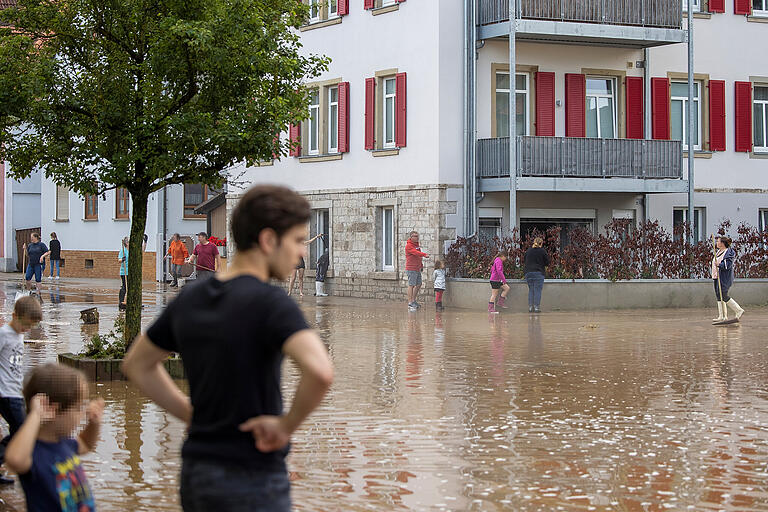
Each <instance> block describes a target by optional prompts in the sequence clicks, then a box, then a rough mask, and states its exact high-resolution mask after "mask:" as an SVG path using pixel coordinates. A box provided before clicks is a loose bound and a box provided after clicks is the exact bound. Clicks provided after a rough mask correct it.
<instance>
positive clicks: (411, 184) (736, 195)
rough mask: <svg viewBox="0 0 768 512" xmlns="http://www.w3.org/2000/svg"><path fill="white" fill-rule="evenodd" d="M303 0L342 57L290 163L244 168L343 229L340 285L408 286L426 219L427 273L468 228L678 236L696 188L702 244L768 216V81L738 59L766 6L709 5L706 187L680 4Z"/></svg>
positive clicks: (483, 232)
mask: <svg viewBox="0 0 768 512" xmlns="http://www.w3.org/2000/svg"><path fill="white" fill-rule="evenodd" d="M306 1H308V2H310V3H311V5H312V19H311V20H310V21H309V23H308V24H307V25H306V26H305V27H303V28H302V29H301V36H302V43H303V45H304V48H305V51H306V52H307V53H320V54H325V55H327V56H329V57H330V58H331V59H332V63H331V65H330V68H329V70H328V71H327V72H326V73H325V74H324V75H323V76H322V77H319V78H318V79H317V81H314V82H313V83H309V84H307V90H308V94H309V96H310V111H309V113H308V115H309V119H308V120H307V121H305V122H303V123H301V125H300V126H294V127H291V128H290V130H289V133H287V134H284V136H285V137H289V138H290V139H291V140H293V141H294V142H295V143H296V146H297V147H296V148H295V149H294V150H293V151H292V152H291V155H290V156H287V157H283V158H281V159H279V160H276V161H274V162H272V163H271V164H270V163H267V164H263V165H261V166H259V167H253V168H249V169H242V168H239V169H236V171H237V172H241V171H243V172H245V176H246V177H247V181H249V182H250V183H265V182H267V183H281V184H285V185H288V186H291V187H293V188H294V189H296V190H297V191H299V192H300V193H302V194H303V195H305V196H306V197H307V199H308V200H309V201H310V203H311V204H312V208H313V217H312V221H311V225H310V231H311V233H312V234H313V235H314V234H316V233H318V232H325V233H326V234H328V235H329V236H328V237H327V240H328V242H324V241H317V242H315V243H314V244H313V246H312V247H311V248H310V254H309V261H308V265H309V266H310V267H313V266H314V261H316V259H317V257H318V255H319V254H320V253H322V251H323V250H324V249H326V248H327V249H329V250H330V253H331V262H332V263H331V271H330V272H329V276H330V279H329V281H330V289H331V290H332V292H333V293H335V294H338V295H353V296H376V297H378V296H380V297H392V298H395V297H402V290H403V283H402V278H403V274H404V272H403V266H404V251H403V249H404V244H405V240H406V239H407V236H408V233H409V232H410V231H411V230H417V231H419V232H420V233H421V235H422V246H423V249H424V250H425V251H426V252H427V253H429V254H430V255H431V256H433V257H432V258H430V260H429V264H428V269H427V270H428V271H429V270H431V264H432V263H433V262H434V258H435V257H439V256H440V255H441V254H442V253H443V251H444V249H445V247H446V244H448V243H450V242H451V241H452V240H454V239H455V237H456V236H471V235H475V234H478V235H480V236H494V235H503V234H507V233H509V232H510V230H511V229H513V228H517V229H520V231H521V232H523V233H525V232H528V231H530V230H532V229H545V228H547V227H550V226H561V227H562V228H564V230H565V231H566V232H567V231H568V230H569V229H571V228H574V227H584V228H587V229H590V230H593V231H598V230H601V229H602V227H603V226H604V225H605V224H606V223H608V222H609V221H611V220H612V219H615V218H620V219H631V220H633V221H634V222H638V223H639V222H642V221H644V220H659V221H660V222H661V224H662V225H663V226H664V227H665V228H666V229H668V230H670V231H671V230H672V229H673V227H674V225H675V224H676V223H681V222H683V221H685V220H687V217H688V213H687V207H688V192H689V187H693V189H694V205H693V206H695V218H694V224H695V225H696V236H697V237H698V238H699V239H703V238H705V237H706V236H708V235H709V234H711V233H712V232H714V230H715V229H716V226H717V225H718V224H719V223H720V222H721V221H722V220H723V219H726V218H727V219H729V220H730V221H731V222H732V223H733V224H734V225H738V224H739V223H741V222H746V223H749V224H751V225H754V226H759V227H761V228H765V226H766V221H768V213H766V212H768V180H767V179H766V177H765V176H764V174H763V173H764V172H765V169H766V167H765V166H766V163H767V162H765V161H764V160H765V158H766V157H767V156H768V153H766V151H768V135H766V133H767V132H768V126H767V125H766V123H767V121H766V119H768V89H766V88H765V85H768V78H766V71H765V70H764V69H763V70H761V66H760V64H759V60H756V59H755V58H754V55H753V54H752V53H750V52H745V51H741V49H743V48H748V47H751V46H755V47H760V44H761V43H765V42H768V24H765V23H763V22H764V21H766V20H768V18H766V15H768V11H766V7H767V6H765V5H763V3H764V2H765V0H753V2H751V3H749V2H747V3H745V2H744V0H735V1H734V2H732V3H731V4H729V3H728V2H724V1H723V0H709V2H706V3H705V2H703V0H695V1H694V11H695V14H694V26H693V28H694V31H693V32H694V38H693V41H694V51H695V53H694V60H693V73H694V82H695V88H694V95H693V96H694V97H693V101H692V104H693V106H694V110H695V114H696V115H695V119H696V121H695V123H694V126H693V131H694V133H695V134H696V136H695V142H694V170H695V173H694V180H693V181H691V180H690V179H689V172H688V165H687V149H688V148H687V142H685V141H686V140H687V134H688V130H689V128H688V124H689V123H688V120H687V117H686V111H687V105H688V104H689V102H690V98H689V96H688V85H687V76H688V75H687V72H688V65H687V55H688V53H687V44H686V41H687V39H686V29H687V25H686V20H685V16H684V9H683V8H682V7H683V6H682V5H681V2H680V0H661V1H656V0H653V1H652V0H640V1H639V2H635V3H632V4H631V5H630V4H626V3H625V2H619V1H618V0H604V1H601V2H597V1H591V0H590V1H587V2H565V1H561V0H518V1H517V3H516V4H514V5H513V6H510V4H509V1H508V0H466V1H462V0H441V1H440V8H439V9H435V6H434V4H431V3H429V2H413V1H411V2H409V1H389V0H375V1H374V0H365V1H364V2H362V4H361V3H351V2H344V1H339V2H337V1H333V0H332V1H321V0H317V1H315V0H306ZM761 2H762V3H761ZM510 7H512V9H510ZM511 10H512V11H513V13H512V17H513V19H514V20H515V22H514V23H513V24H510V23H509V20H510V11H511ZM510 43H512V44H510ZM513 67H514V69H515V74H514V78H512V77H511V76H510V69H511V68H513ZM513 90H514V100H513V101H510V100H511V97H512V91H513ZM510 134H512V137H511V138H510ZM510 140H514V141H515V142H514V144H511V145H510ZM510 162H515V165H514V168H515V172H514V173H512V174H513V175H514V178H513V179H512V178H510V167H511V166H510ZM241 193H242V189H236V188H230V190H229V193H228V197H227V205H228V209H229V210H231V208H232V206H233V205H234V204H236V202H237V200H238V197H239V196H240V194H241ZM326 243H327V244H328V245H327V247H326V245H325V244H326ZM308 275H309V276H310V277H309V279H311V272H308Z"/></svg>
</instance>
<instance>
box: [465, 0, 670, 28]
mask: <svg viewBox="0 0 768 512" xmlns="http://www.w3.org/2000/svg"><path fill="white" fill-rule="evenodd" d="M477 1H478V24H479V25H490V24H492V23H499V22H502V21H509V0H477ZM516 13H517V17H518V18H525V19H535V20H551V21H573V22H579V23H603V24H609V25H633V26H641V27H656V28H673V29H675V28H676V29H679V28H682V19H683V8H682V3H681V2H680V0H517V9H516Z"/></svg>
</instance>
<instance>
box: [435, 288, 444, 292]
mask: <svg viewBox="0 0 768 512" xmlns="http://www.w3.org/2000/svg"><path fill="white" fill-rule="evenodd" d="M435 291H436V292H444V291H445V288H435Z"/></svg>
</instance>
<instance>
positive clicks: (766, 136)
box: [752, 0, 768, 153]
mask: <svg viewBox="0 0 768 512" xmlns="http://www.w3.org/2000/svg"><path fill="white" fill-rule="evenodd" d="M764 1H765V2H766V3H768V0H764ZM758 87H760V88H761V89H766V90H768V85H764V84H753V85H752V91H753V92H752V144H753V145H752V152H753V153H768V99H765V100H758V99H756V97H757V94H756V93H755V92H756V91H755V89H757V88H758ZM757 105H762V109H763V144H765V145H762V146H758V145H757V143H755V136H756V135H757V130H755V126H756V123H757V119H756V117H755V107H756V106H757Z"/></svg>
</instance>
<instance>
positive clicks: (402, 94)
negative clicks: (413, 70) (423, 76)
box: [395, 73, 408, 148]
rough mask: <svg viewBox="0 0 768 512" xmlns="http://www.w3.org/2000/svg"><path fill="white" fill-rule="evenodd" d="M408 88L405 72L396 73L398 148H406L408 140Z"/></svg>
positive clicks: (396, 139) (396, 141)
mask: <svg viewBox="0 0 768 512" xmlns="http://www.w3.org/2000/svg"><path fill="white" fill-rule="evenodd" d="M407 89H408V87H407V82H406V77H405V73H398V74H397V75H395V146H397V147H398V148H404V147H405V145H406V144H405V143H406V140H407V138H406V128H407V125H408V123H407V120H408V113H407V111H406V105H407V99H408V98H407Z"/></svg>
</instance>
